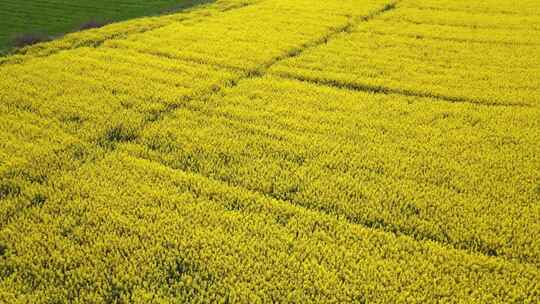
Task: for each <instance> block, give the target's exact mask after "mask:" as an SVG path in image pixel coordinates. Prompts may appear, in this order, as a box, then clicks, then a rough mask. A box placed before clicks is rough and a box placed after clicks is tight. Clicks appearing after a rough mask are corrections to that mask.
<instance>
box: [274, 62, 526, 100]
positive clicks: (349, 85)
mask: <svg viewBox="0 0 540 304" xmlns="http://www.w3.org/2000/svg"><path fill="white" fill-rule="evenodd" d="M271 74H272V75H273V76H276V77H280V78H283V79H289V80H296V81H301V82H305V83H310V84H315V85H319V86H325V87H328V88H334V89H340V90H348V91H355V92H366V93H376V94H386V95H401V96H406V97H418V98H431V99H434V100H436V101H440V102H446V103H465V104H471V105H476V106H485V107H509V108H535V106H534V105H532V104H530V103H518V102H508V101H506V102H493V101H489V100H487V99H486V100H476V99H472V98H466V97H458V96H450V95H443V94H436V93H427V92H421V91H415V90H408V89H401V88H391V87H387V86H378V85H370V84H367V83H353V82H346V81H340V80H333V79H328V80H327V79H319V78H314V77H313V78H312V77H303V76H302V77H300V76H297V75H294V74H293V73H287V72H283V71H279V72H271Z"/></svg>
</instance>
